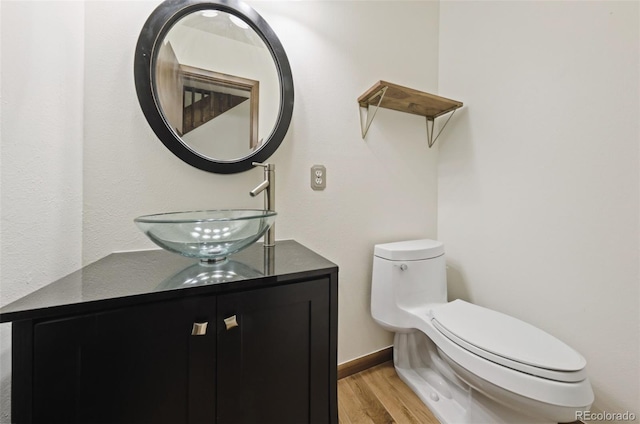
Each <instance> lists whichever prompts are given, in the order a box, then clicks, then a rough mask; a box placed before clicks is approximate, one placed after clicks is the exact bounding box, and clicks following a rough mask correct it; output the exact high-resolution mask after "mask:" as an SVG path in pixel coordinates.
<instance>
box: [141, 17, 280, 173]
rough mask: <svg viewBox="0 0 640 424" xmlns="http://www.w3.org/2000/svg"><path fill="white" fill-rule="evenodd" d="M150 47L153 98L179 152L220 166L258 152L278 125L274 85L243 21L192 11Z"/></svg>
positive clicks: (269, 63) (270, 66) (262, 49)
mask: <svg viewBox="0 0 640 424" xmlns="http://www.w3.org/2000/svg"><path fill="white" fill-rule="evenodd" d="M158 47H159V48H158V50H157V55H156V57H155V73H154V74H153V75H152V77H153V78H154V80H155V84H154V89H155V93H156V99H157V100H158V102H159V105H158V106H159V109H160V111H161V113H162V115H163V117H164V120H165V121H166V123H167V125H169V126H170V128H171V129H172V131H174V132H175V134H176V136H177V137H179V138H180V139H181V140H182V143H183V144H184V145H186V146H187V147H188V148H189V149H191V150H192V151H194V152H197V154H199V155H201V156H204V157H207V158H211V159H216V160H222V161H231V160H236V159H241V158H244V157H246V156H248V155H251V154H252V153H253V152H255V151H257V150H259V149H260V148H261V147H262V146H263V144H264V142H265V140H268V139H269V136H270V134H271V133H272V132H273V130H274V128H275V125H276V122H277V119H278V113H279V110H280V104H281V99H280V80H279V74H278V69H277V67H276V64H275V62H274V60H273V57H272V55H271V52H270V50H269V48H268V47H267V45H266V44H265V42H264V41H263V39H262V38H261V37H260V35H259V34H257V33H256V32H255V31H254V30H253V29H252V27H251V26H250V25H249V24H248V23H247V22H245V21H244V20H242V19H241V18H239V17H237V16H235V15H232V14H230V13H227V12H224V11H221V10H197V11H195V12H192V13H190V14H187V15H186V16H184V17H182V18H181V19H179V20H178V21H177V22H176V23H175V24H174V25H173V26H172V27H171V29H170V30H169V31H168V33H167V34H166V36H165V37H164V39H163V40H161V41H159V43H158ZM152 68H153V67H152Z"/></svg>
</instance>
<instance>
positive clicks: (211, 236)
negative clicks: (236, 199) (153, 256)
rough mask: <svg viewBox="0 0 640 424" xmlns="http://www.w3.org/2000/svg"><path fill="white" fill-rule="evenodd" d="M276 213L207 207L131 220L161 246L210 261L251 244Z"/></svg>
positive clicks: (219, 259) (265, 228) (268, 225)
mask: <svg viewBox="0 0 640 424" xmlns="http://www.w3.org/2000/svg"><path fill="white" fill-rule="evenodd" d="M276 215H277V214H276V212H275V211H269V210H259V209H229V210H208V211H190V212H173V213H161V214H156V215H145V216H140V217H138V218H136V219H134V222H135V223H136V225H137V226H138V228H140V229H141V230H142V231H143V232H144V233H145V234H146V235H147V237H149V238H150V239H151V240H152V241H153V242H154V243H155V244H157V245H158V246H160V247H162V248H163V249H166V250H168V251H170V252H174V253H178V254H180V255H183V256H187V257H189V258H198V259H200V260H201V261H202V262H206V263H212V262H219V261H221V260H224V259H225V258H226V257H227V256H229V255H231V254H233V253H236V252H239V251H241V250H242V249H244V248H246V247H248V246H250V245H251V244H253V243H255V242H256V241H257V240H258V239H259V238H260V237H262V235H263V234H264V233H266V232H267V230H268V229H269V227H271V225H273V223H274V222H275V220H276Z"/></svg>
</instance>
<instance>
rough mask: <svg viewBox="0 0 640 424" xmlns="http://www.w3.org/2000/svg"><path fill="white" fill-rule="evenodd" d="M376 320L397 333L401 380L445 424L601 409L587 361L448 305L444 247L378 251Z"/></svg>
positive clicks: (504, 318)
mask: <svg viewBox="0 0 640 424" xmlns="http://www.w3.org/2000/svg"><path fill="white" fill-rule="evenodd" d="M371 314H372V315H373V318H374V319H375V321H376V322H377V323H378V324H380V325H381V326H383V327H384V328H386V329H388V330H390V331H394V332H395V333H396V335H395V339H394V344H393V358H394V365H395V368H396V371H397V373H398V375H399V376H400V378H401V379H402V380H403V381H404V382H405V383H407V385H409V387H411V388H412V389H413V391H414V392H415V393H416V394H417V395H418V396H419V397H420V399H422V401H423V402H424V403H425V404H426V405H427V406H428V407H429V409H430V410H431V411H432V412H433V414H434V415H435V416H436V418H438V420H440V422H442V423H446V424H454V423H455V424H457V423H469V424H480V423H508V424H533V423H564V422H571V421H575V420H576V419H577V418H576V413H577V412H578V411H588V410H589V408H590V406H591V404H592V403H593V391H592V390H591V384H590V383H589V379H588V378H587V373H586V369H585V366H586V361H585V359H584V358H583V357H582V356H581V355H580V354H579V353H578V352H576V351H575V350H573V349H572V348H570V347H569V346H567V345H566V344H564V343H563V342H561V341H560V340H558V339H556V338H555V337H553V336H551V335H550V334H548V333H545V332H544V331H542V330H540V329H538V328H536V327H534V326H532V325H530V324H527V323H525V322H523V321H520V320H518V319H516V318H513V317H510V316H508V315H504V314H501V313H499V312H495V311H492V310H490V309H486V308H483V307H480V306H476V305H473V304H470V303H467V302H465V301H462V300H454V301H453V302H449V303H447V280H446V266H445V258H444V245H443V244H442V243H441V242H439V241H435V240H413V241H403V242H398V243H387V244H379V245H376V246H375V250H374V259H373V281H372V289H371Z"/></svg>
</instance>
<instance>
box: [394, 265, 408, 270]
mask: <svg viewBox="0 0 640 424" xmlns="http://www.w3.org/2000/svg"><path fill="white" fill-rule="evenodd" d="M394 266H395V267H398V268H400V271H406V270H407V268H409V266H408V265H407V264H399V265H394Z"/></svg>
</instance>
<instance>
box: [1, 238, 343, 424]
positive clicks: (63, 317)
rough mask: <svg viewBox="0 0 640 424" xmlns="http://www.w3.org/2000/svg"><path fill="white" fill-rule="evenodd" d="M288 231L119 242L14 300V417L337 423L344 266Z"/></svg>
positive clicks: (10, 313) (5, 315)
mask: <svg viewBox="0 0 640 424" xmlns="http://www.w3.org/2000/svg"><path fill="white" fill-rule="evenodd" d="M278 243H279V244H278V245H277V246H276V248H275V249H274V250H273V251H272V252H271V253H270V255H269V256H270V257H267V256H266V255H265V254H264V251H263V248H262V246H261V245H255V246H252V247H250V248H248V249H247V250H246V251H244V252H240V253H239V254H237V255H234V256H233V257H232V258H233V260H229V261H228V263H227V264H221V265H215V266H213V267H208V266H203V265H199V264H194V263H193V261H189V260H188V259H186V258H182V257H179V256H177V255H172V254H170V253H167V252H164V251H147V252H130V253H118V254H113V255H110V256H108V257H106V258H104V259H102V260H100V261H98V262H95V263H94V264H91V265H89V266H87V267H85V268H84V269H83V270H81V271H79V272H78V273H74V274H71V275H70V276H68V277H65V278H64V279H62V280H59V281H58V282H56V283H53V284H51V285H49V286H47V287H45V288H43V289H41V290H39V291H37V292H35V293H32V294H31V295H29V296H27V297H25V298H23V299H20V300H19V301H17V302H14V303H12V304H10V305H8V306H6V307H5V308H3V309H2V311H0V312H1V313H2V320H3V322H4V321H13V326H12V333H13V342H12V420H13V422H15V423H47V424H49V423H56V422H58V423H83V424H84V423H154V424H156V423H171V424H176V423H250V424H260V423H278V424H280V423H294V424H300V423H337V398H336V396H337V393H336V367H337V364H336V361H337V357H336V346H337V271H338V270H337V267H336V266H335V265H334V264H332V263H331V262H329V261H327V260H325V259H324V258H322V257H320V256H318V255H316V254H315V253H313V252H311V251H310V250H308V249H306V248H304V247H302V246H301V245H299V244H298V243H296V242H293V241H284V242H278ZM185 265H186V267H185ZM127 267H130V269H131V274H132V275H131V278H132V279H130V280H128V281H127V280H126V277H125V275H126V274H127V272H126V268H127ZM107 274H111V275H110V276H109V275H107ZM211 280H214V282H212V281H211ZM109 283H111V284H112V287H109V286H100V284H109ZM141 286H142V287H141ZM123 291H125V292H126V291H129V295H127V296H122V294H123ZM106 292H111V295H106V294H105V293H106ZM78 295H79V296H80V297H81V301H76V302H71V301H69V299H71V298H73V297H74V296H76V297H77V296H78ZM114 295H115V296H114ZM65 296H66V297H67V298H68V299H67V301H61V299H62V298H65ZM54 299H55V300H54ZM76 300H77V298H76ZM36 303H39V304H40V306H41V307H40V308H33V306H34V305H35V304H36ZM27 305H31V306H32V308H31V309H29V308H27Z"/></svg>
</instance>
